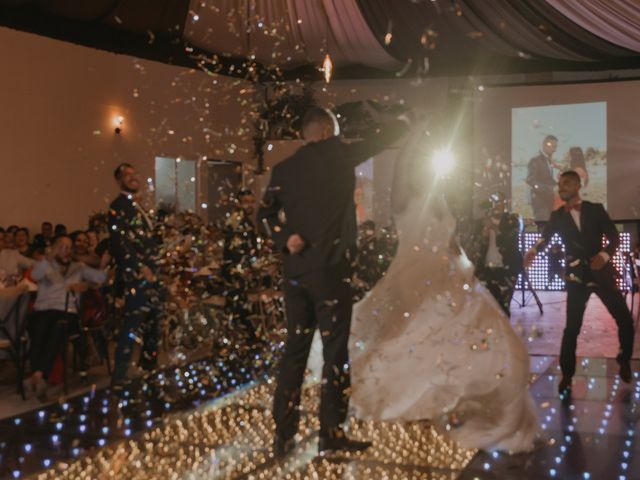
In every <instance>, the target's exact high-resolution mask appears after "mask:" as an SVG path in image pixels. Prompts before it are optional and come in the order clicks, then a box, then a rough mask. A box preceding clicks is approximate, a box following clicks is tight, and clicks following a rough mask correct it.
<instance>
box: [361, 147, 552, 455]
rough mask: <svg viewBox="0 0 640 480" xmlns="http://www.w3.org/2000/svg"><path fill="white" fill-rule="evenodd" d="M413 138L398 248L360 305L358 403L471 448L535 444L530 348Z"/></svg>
mask: <svg viewBox="0 0 640 480" xmlns="http://www.w3.org/2000/svg"><path fill="white" fill-rule="evenodd" d="M410 143H411V144H410V145H409V146H408V147H406V148H405V149H404V150H403V152H402V153H401V155H400V157H399V159H398V162H397V164H396V172H395V175H394V185H393V192H392V195H393V204H394V211H395V212H396V214H395V222H396V225H397V228H398V236H399V247H398V252H397V254H396V256H395V258H394V260H393V262H392V264H391V266H390V268H389V270H388V272H387V274H386V275H385V276H384V277H383V278H382V279H381V280H380V282H379V283H378V284H377V285H376V286H375V287H374V288H373V290H372V291H371V292H369V294H368V295H367V296H366V297H365V298H364V299H363V300H362V301H361V302H360V303H358V304H357V305H356V306H355V308H354V312H353V320H352V329H351V339H350V345H349V353H350V357H351V375H352V380H351V382H352V396H351V404H350V405H351V408H352V409H353V411H354V413H355V415H356V417H358V418H362V419H371V420H382V421H415V420H430V421H432V422H433V423H434V424H435V425H437V426H438V425H439V426H441V427H443V428H444V430H446V431H447V432H448V435H450V436H451V437H452V438H453V439H455V440H456V441H457V442H459V443H460V444H461V445H462V446H464V447H467V448H482V449H485V450H489V449H498V450H504V451H509V452H513V453H515V452H521V451H528V450H531V449H532V448H533V445H534V441H535V440H536V438H537V437H538V435H539V427H538V421H537V416H536V409H535V405H534V404H533V401H532V399H531V397H530V395H529V392H528V378H529V356H528V354H527V350H526V347H525V345H524V343H523V342H522V340H521V339H520V338H519V337H518V336H517V335H516V333H515V332H514V331H513V329H512V328H511V325H510V323H509V319H508V318H507V317H506V316H505V314H504V313H503V312H502V309H501V308H500V307H499V305H498V304H497V303H496V301H495V300H494V298H493V297H492V296H491V294H490V293H489V292H488V291H487V290H486V289H485V288H484V287H483V286H482V285H481V284H480V283H479V282H478V280H477V279H476V278H475V277H474V272H473V267H472V265H471V263H470V262H469V260H468V259H467V257H466V255H465V254H464V252H461V251H460V250H459V249H458V248H457V246H456V244H455V242H454V241H453V234H454V229H455V225H456V221H455V218H454V217H453V216H452V214H451V213H450V211H449V209H448V207H447V205H446V203H445V201H444V199H443V198H442V196H441V195H439V194H438V193H436V191H435V190H437V189H435V188H433V185H429V183H431V184H435V182H434V181H433V180H428V181H427V182H425V181H424V180H425V179H429V178H430V179H433V178H434V175H433V174H429V172H428V171H427V170H426V169H425V165H426V164H427V162H426V161H425V160H423V159H424V158H425V156H424V155H423V154H418V152H417V149H416V141H415V140H414V141H413V142H410ZM425 192H426V193H425Z"/></svg>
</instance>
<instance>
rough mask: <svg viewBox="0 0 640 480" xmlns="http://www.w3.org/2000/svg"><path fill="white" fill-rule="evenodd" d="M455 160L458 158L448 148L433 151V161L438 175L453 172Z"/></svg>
mask: <svg viewBox="0 0 640 480" xmlns="http://www.w3.org/2000/svg"><path fill="white" fill-rule="evenodd" d="M455 161H456V159H455V157H454V156H453V152H452V151H451V150H449V149H448V148H447V149H444V148H443V149H440V150H436V151H435V152H433V158H432V160H431V163H432V166H433V170H434V172H435V174H436V176H438V177H442V176H445V175H448V174H449V173H451V172H452V171H453V167H454V165H455Z"/></svg>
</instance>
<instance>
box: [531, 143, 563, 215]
mask: <svg viewBox="0 0 640 480" xmlns="http://www.w3.org/2000/svg"><path fill="white" fill-rule="evenodd" d="M557 148H558V139H557V138H556V137H554V136H553V135H547V136H546V137H545V138H544V141H543V142H542V149H541V150H540V153H539V154H538V155H537V156H535V157H533V158H532V159H531V160H529V165H528V166H527V178H526V180H525V181H526V182H527V185H529V187H530V188H531V190H530V199H531V208H532V209H533V218H534V220H542V221H544V220H546V219H547V218H549V215H550V214H551V210H553V189H554V188H555V186H556V179H555V176H554V174H553V169H554V168H559V167H560V165H558V163H557V162H556V161H555V160H553V154H554V153H555V151H556V149H557Z"/></svg>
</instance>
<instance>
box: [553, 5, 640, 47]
mask: <svg viewBox="0 0 640 480" xmlns="http://www.w3.org/2000/svg"><path fill="white" fill-rule="evenodd" d="M546 1H547V3H548V4H549V5H551V6H552V7H553V8H555V9H556V10H558V11H559V12H561V13H562V14H563V15H565V16H566V17H567V18H568V19H570V20H571V21H572V22H575V23H576V24H578V25H580V26H581V27H582V28H584V29H585V30H588V31H589V32H591V33H593V34H594V35H598V36H599V37H601V38H604V39H605V40H607V41H609V42H611V43H615V44H616V45H620V46H622V47H625V48H628V49H629V50H633V51H634V52H640V2H638V0H582V1H580V2H576V1H575V0H546Z"/></svg>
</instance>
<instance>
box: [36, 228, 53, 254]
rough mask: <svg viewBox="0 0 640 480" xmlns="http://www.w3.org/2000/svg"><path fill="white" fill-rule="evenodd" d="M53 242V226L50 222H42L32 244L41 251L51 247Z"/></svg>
mask: <svg viewBox="0 0 640 480" xmlns="http://www.w3.org/2000/svg"><path fill="white" fill-rule="evenodd" d="M52 240H53V225H52V224H51V222H42V225H40V233H38V234H36V235H35V236H34V237H33V244H34V246H37V247H38V248H42V249H43V250H44V249H45V248H46V247H48V246H50V245H51V241H52Z"/></svg>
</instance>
